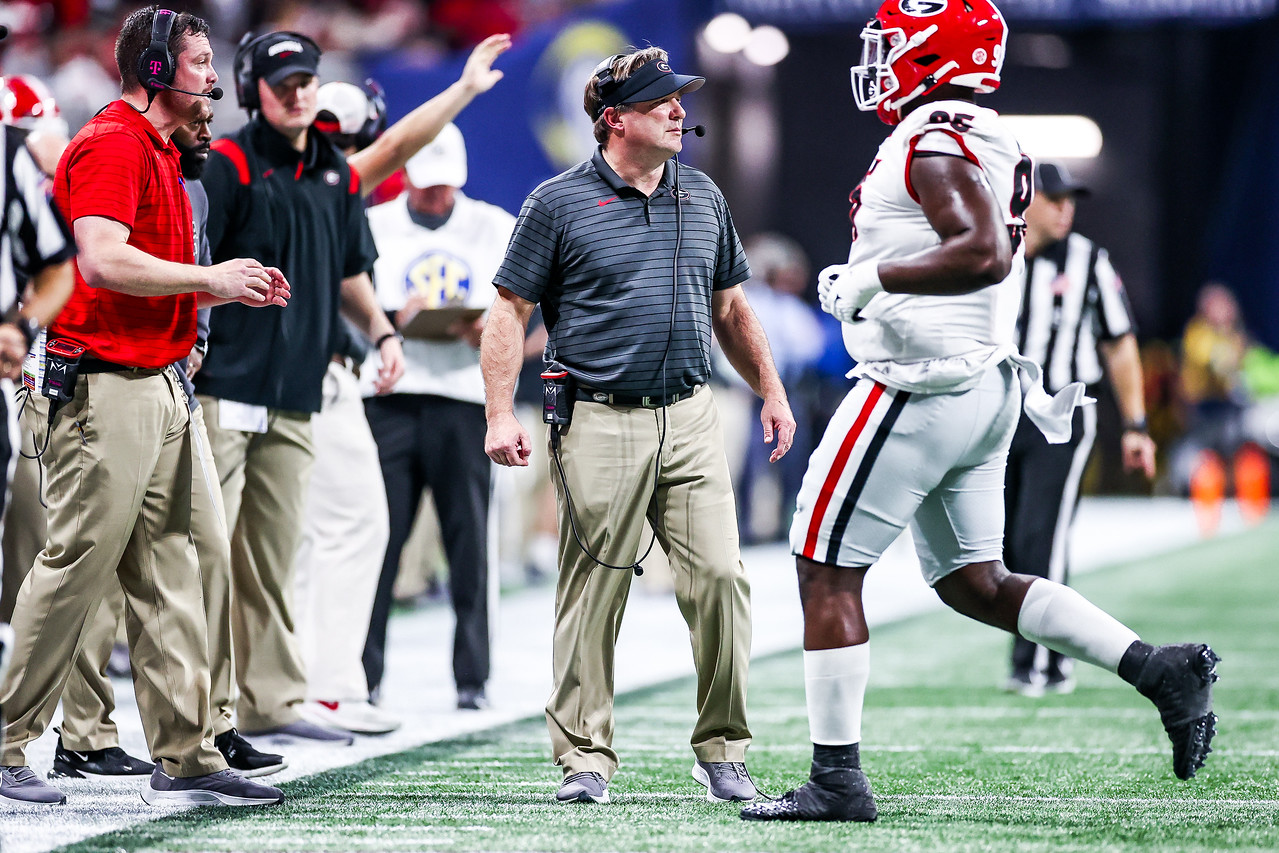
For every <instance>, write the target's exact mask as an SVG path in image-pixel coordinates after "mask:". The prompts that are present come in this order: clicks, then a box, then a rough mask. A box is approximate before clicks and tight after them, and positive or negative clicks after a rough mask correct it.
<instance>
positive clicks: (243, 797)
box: [142, 767, 284, 806]
mask: <svg viewBox="0 0 1279 853" xmlns="http://www.w3.org/2000/svg"><path fill="white" fill-rule="evenodd" d="M142 799H143V800H144V801H145V802H146V804H147V805H149V806H154V805H157V804H159V803H183V804H186V805H195V806H270V805H275V804H277V803H282V802H284V792H283V791H281V790H280V789H279V788H272V787H271V786H270V785H263V784H261V783H260V782H252V781H250V780H248V779H245V778H244V777H243V776H241V775H240V774H239V773H236V772H235V771H234V770H219V771H218V772H217V773H209V774H207V775H205V776H188V777H186V778H181V777H176V776H170V775H169V774H168V773H165V772H164V771H163V770H161V769H160V768H159V767H156V768H155V772H153V773H152V774H151V780H150V781H149V782H147V784H146V785H145V786H144V787H143V788H142Z"/></svg>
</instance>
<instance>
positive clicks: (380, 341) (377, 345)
mask: <svg viewBox="0 0 1279 853" xmlns="http://www.w3.org/2000/svg"><path fill="white" fill-rule="evenodd" d="M391 338H395V339H396V340H397V341H403V340H404V336H403V335H401V334H400V333H399V332H387V333H386V334H385V335H383V336H382V337H380V338H378V339H377V340H376V341H374V342H373V348H374V349H381V348H382V344H384V343H386V342H387V341H389V340H390V339H391Z"/></svg>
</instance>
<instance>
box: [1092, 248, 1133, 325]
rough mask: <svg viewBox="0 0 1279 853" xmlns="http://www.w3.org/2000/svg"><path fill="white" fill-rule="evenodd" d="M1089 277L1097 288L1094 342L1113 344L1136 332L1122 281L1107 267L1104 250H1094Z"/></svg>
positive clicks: (1106, 257)
mask: <svg viewBox="0 0 1279 853" xmlns="http://www.w3.org/2000/svg"><path fill="white" fill-rule="evenodd" d="M1090 277H1091V279H1092V281H1093V283H1094V286H1095V287H1096V288H1097V323H1098V329H1097V332H1098V335H1097V337H1098V339H1099V340H1103V341H1113V340H1115V339H1116V338H1121V337H1123V336H1124V335H1127V334H1130V333H1136V331H1137V327H1136V324H1135V323H1134V322H1133V318H1132V305H1131V304H1130V303H1129V302H1128V294H1127V292H1126V291H1125V290H1124V284H1123V280H1122V279H1120V277H1119V273H1117V272H1115V268H1114V267H1113V266H1111V263H1110V255H1109V253H1107V252H1106V250H1105V249H1102V248H1098V249H1097V259H1096V260H1095V261H1094V262H1093V268H1092V275H1091V276H1090Z"/></svg>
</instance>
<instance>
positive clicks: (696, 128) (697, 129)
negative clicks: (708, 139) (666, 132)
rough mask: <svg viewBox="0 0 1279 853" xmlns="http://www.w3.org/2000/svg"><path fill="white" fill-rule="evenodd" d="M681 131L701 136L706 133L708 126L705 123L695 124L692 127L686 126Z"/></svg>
mask: <svg viewBox="0 0 1279 853" xmlns="http://www.w3.org/2000/svg"><path fill="white" fill-rule="evenodd" d="M680 133H691V134H693V135H694V136H697V137H699V138H700V137H703V136H705V135H706V127H705V126H704V125H700V124H695V125H693V126H692V127H686V128H684V129H683V130H681V131H680Z"/></svg>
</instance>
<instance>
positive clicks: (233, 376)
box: [195, 116, 377, 412]
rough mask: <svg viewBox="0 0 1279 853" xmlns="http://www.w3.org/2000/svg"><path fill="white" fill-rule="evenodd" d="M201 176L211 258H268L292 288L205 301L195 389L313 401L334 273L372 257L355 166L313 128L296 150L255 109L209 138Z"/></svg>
mask: <svg viewBox="0 0 1279 853" xmlns="http://www.w3.org/2000/svg"><path fill="white" fill-rule="evenodd" d="M203 183H204V186H205V189H206V190H207V192H208V195H209V223H208V235H209V245H210V247H211V248H212V251H213V262H214V263H215V264H217V263H221V262H223V261H227V260H231V259H233V258H253V259H255V260H258V261H260V262H262V263H263V264H264V265H266V266H274V267H279V268H280V270H281V271H283V273H284V277H285V278H287V279H288V280H289V285H290V287H291V289H292V296H291V297H290V299H289V305H288V307H286V308H280V307H277V306H269V307H263V308H250V307H248V306H247V305H239V304H233V305H223V306H219V307H217V308H214V309H213V316H212V319H211V323H210V325H211V330H210V334H209V354H208V356H207V357H206V358H205V361H204V367H203V368H202V369H201V371H200V372H199V373H198V374H196V377H195V386H196V390H197V391H198V392H199V393H201V394H208V395H210V396H213V397H217V398H219V399H225V400H236V401H238V402H242V403H250V404H253V405H260V406H267V407H269V408H274V409H287V410H291V411H297V412H318V411H319V410H320V404H321V396H322V388H323V381H324V372H325V369H326V368H327V366H328V363H329V358H330V356H332V354H333V352H334V347H335V344H336V342H337V341H338V340H339V334H340V331H339V330H340V325H339V323H340V320H339V316H338V308H339V305H340V293H341V283H342V279H344V278H347V277H350V276H353V275H358V274H359V273H361V272H368V271H370V270H371V269H372V268H373V262H374V260H376V258H377V250H376V248H375V247H374V244H373V234H372V233H371V232H370V231H369V225H368V220H367V219H366V218H365V216H364V203H363V200H362V199H361V198H360V188H359V181H358V178H357V177H356V176H355V175H354V174H353V173H352V172H351V169H350V167H349V166H348V165H347V163H346V160H345V158H343V157H342V155H341V153H339V152H338V150H337V149H336V148H334V147H333V145H332V143H330V142H329V141H328V139H326V138H325V136H324V134H322V133H316V132H314V131H312V132H310V133H308V134H307V146H306V150H305V151H303V152H300V153H299V152H298V151H295V150H294V149H293V148H292V146H290V145H289V143H288V140H287V139H286V138H285V137H284V136H283V135H281V134H280V133H278V132H276V131H275V130H274V129H272V128H271V126H270V125H268V124H267V123H266V122H265V121H263V120H262V118H261V117H260V116H259V117H257V118H255V119H254V120H253V121H251V122H249V123H248V124H247V125H245V126H244V127H243V128H241V129H240V130H238V131H237V132H235V133H234V134H232V135H231V136H228V137H225V138H223V139H219V140H218V141H217V142H215V143H214V144H213V151H212V152H211V153H210V155H209V162H208V164H207V166H206V167H205V172H204V180H203Z"/></svg>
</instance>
